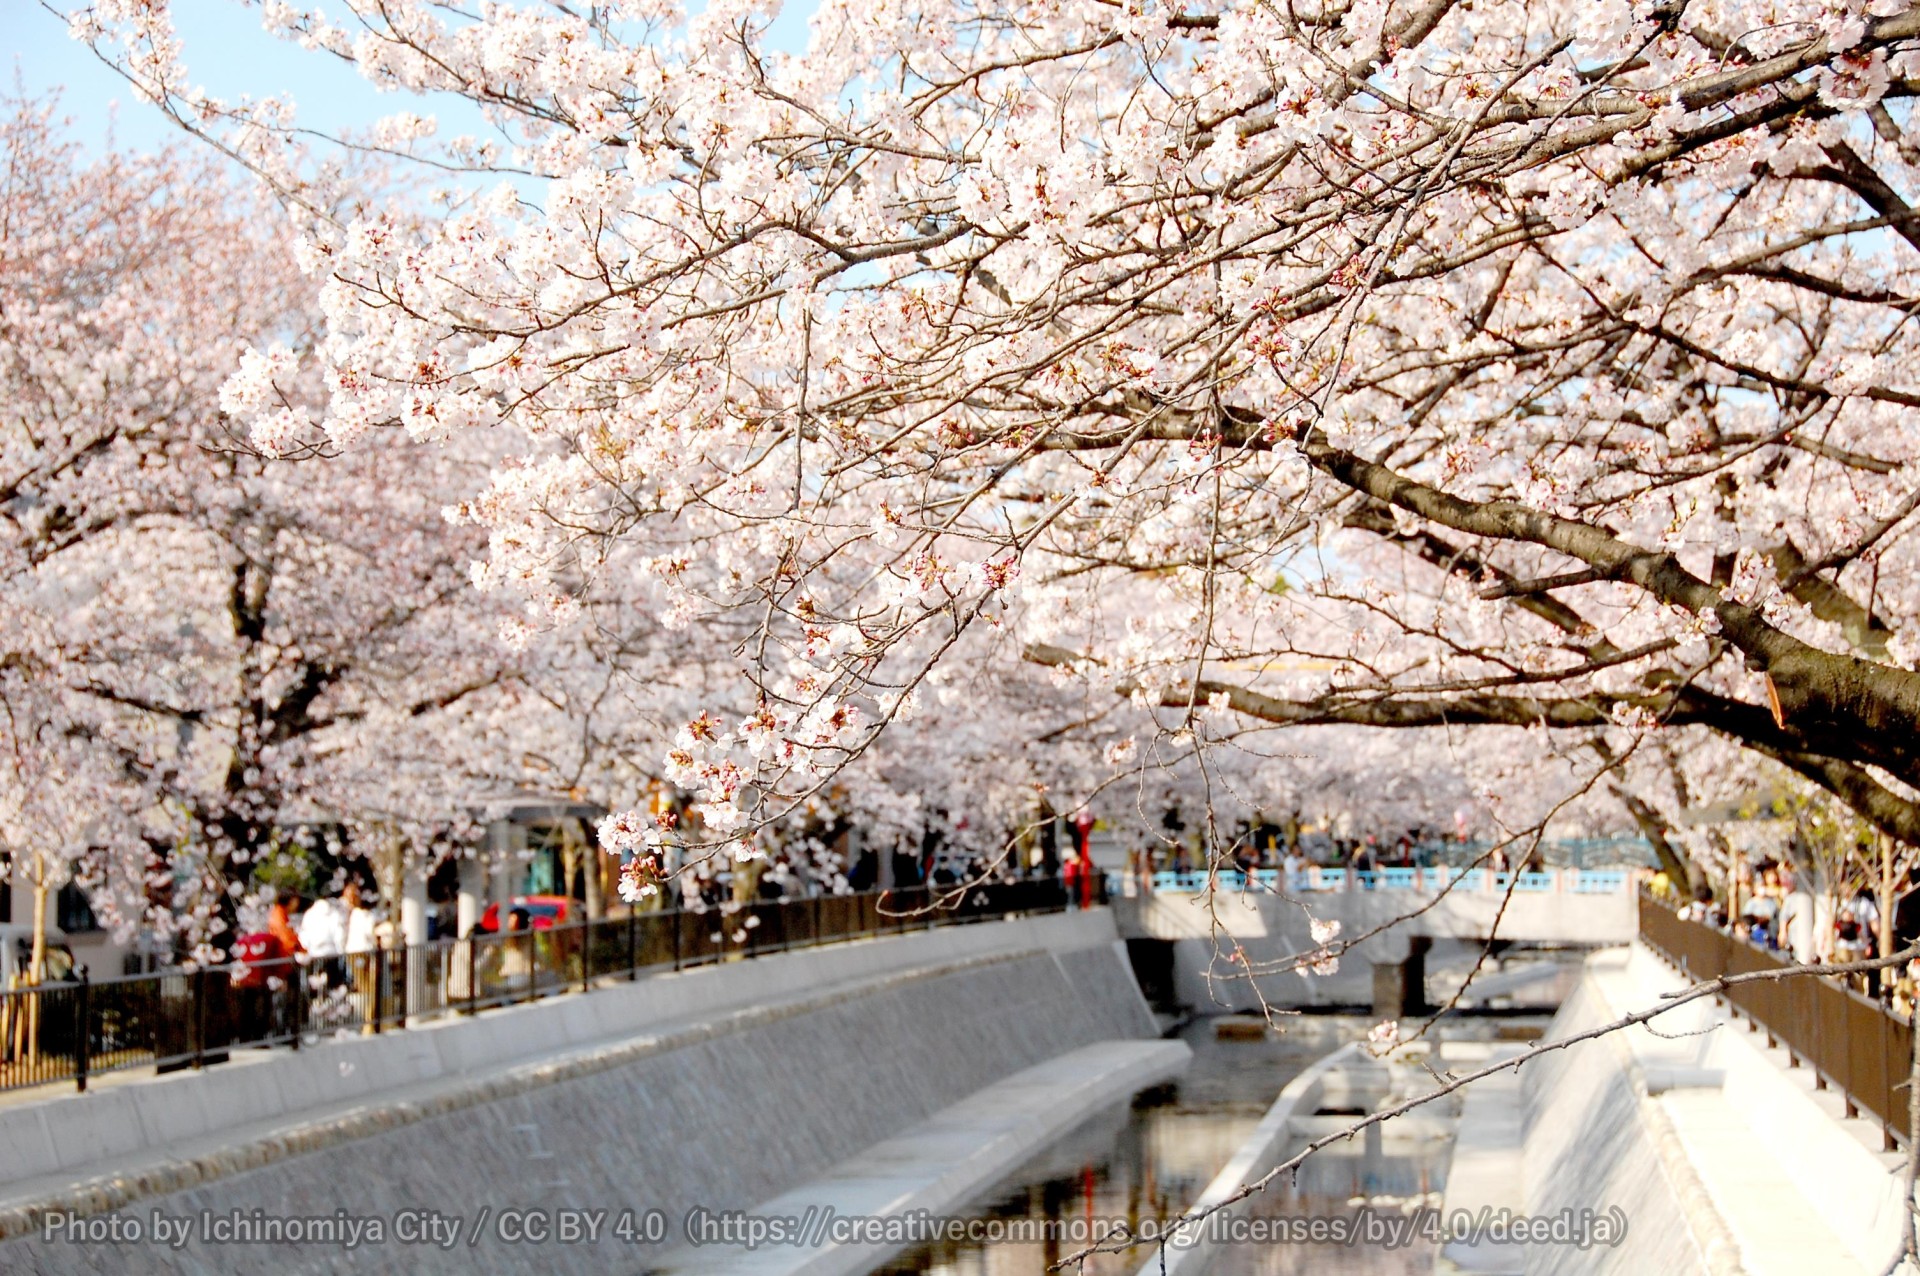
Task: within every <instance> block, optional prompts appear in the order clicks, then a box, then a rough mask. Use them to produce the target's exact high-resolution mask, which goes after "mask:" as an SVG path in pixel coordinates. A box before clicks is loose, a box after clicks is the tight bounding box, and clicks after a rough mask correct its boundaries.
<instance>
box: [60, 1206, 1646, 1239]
mask: <svg viewBox="0 0 1920 1276" xmlns="http://www.w3.org/2000/svg"><path fill="white" fill-rule="evenodd" d="M1626 1234H1627V1218H1626V1215H1625V1214H1624V1213H1623V1212H1622V1211H1621V1210H1620V1208H1619V1207H1618V1206H1615V1207H1613V1208H1611V1209H1607V1210H1594V1209H1584V1208H1583V1209H1571V1208H1570V1209H1564V1210H1561V1211H1559V1212H1557V1213H1553V1214H1537V1215H1529V1214H1516V1213H1514V1212H1512V1211H1510V1210H1492V1209H1482V1210H1478V1211H1469V1210H1450V1211H1449V1210H1441V1209H1435V1208H1431V1207H1426V1208H1420V1209H1414V1210H1411V1211H1406V1210H1383V1209H1375V1208H1373V1207H1371V1206H1365V1207H1362V1208H1360V1209H1357V1210H1353V1211H1350V1212H1348V1213H1344V1214H1242V1213H1239V1212H1236V1211H1219V1212H1216V1213H1213V1214H1209V1215H1206V1216H1205V1217H1202V1218H1198V1219H1181V1218H1174V1219H1150V1218H1149V1219H1128V1218H1121V1217H1099V1216H1087V1215H1074V1216H1071V1217H1066V1218H971V1217H960V1216H954V1215H948V1214H935V1213H932V1212H930V1211H927V1210H909V1211H907V1212H905V1213H900V1214H882V1215H863V1214H841V1213H838V1212H836V1211H835V1210H834V1209H833V1208H832V1207H831V1206H814V1207H811V1208H809V1209H807V1210H805V1211H803V1212H801V1213H797V1214H751V1213H748V1212H746V1211H744V1210H710V1209H706V1208H704V1207H695V1208H694V1209H692V1210H690V1211H688V1212H687V1214H686V1215H685V1216H684V1217H683V1218H682V1220H681V1225H680V1227H679V1228H677V1229H676V1228H674V1227H673V1226H672V1225H671V1223H670V1222H669V1220H668V1218H667V1215H666V1214H665V1213H664V1212H663V1211H660V1210H633V1209H589V1208H566V1207H560V1208H543V1207H532V1208H513V1207H507V1208H498V1207H494V1206H482V1207H480V1208H478V1209H477V1210H475V1211H473V1212H472V1213H454V1212H451V1211H442V1210H435V1209H402V1210H397V1211H394V1212H393V1213H391V1214H354V1213H351V1212H349V1211H346V1210H335V1211H332V1212H330V1213H326V1214H311V1215H306V1214H274V1213H270V1212H268V1211H265V1210H260V1209H248V1210H201V1211H198V1212H190V1213H171V1212H166V1211H162V1210H152V1211H149V1212H148V1213H147V1214H146V1215H145V1216H142V1215H139V1214H135V1213H131V1212H129V1213H112V1214H104V1215H79V1214H71V1213H66V1212H63V1211H57V1210H56V1211H50V1212H49V1213H48V1214H47V1215H46V1216H45V1217H44V1218H43V1219H42V1223H41V1229H40V1235H41V1239H42V1240H45V1241H49V1242H55V1243H67V1244H108V1245H162V1246H166V1247H168V1248H170V1249H182V1248H184V1247H186V1246H187V1245H189V1244H194V1243H198V1244H200V1245H214V1246H227V1245H239V1246H268V1247H272V1246H283V1245H293V1246H319V1247H323V1248H334V1249H345V1250H354V1249H359V1248H361V1247H362V1246H386V1245H400V1246H406V1247H411V1246H425V1247H431V1248H434V1249H441V1250H452V1249H455V1248H467V1249H473V1248H476V1247H478V1246H479V1245H482V1244H506V1245H565V1246H573V1245H602V1244H608V1243H611V1244H616V1245H649V1246H659V1245H673V1244H677V1243H685V1244H690V1245H696V1246H718V1247H731V1248H735V1249H747V1250H758V1249H766V1248H773V1247H780V1246H787V1247H804V1248H811V1249H826V1248H829V1247H833V1246H840V1245H862V1246H881V1245H884V1246H888V1247H894V1248H904V1247H907V1246H915V1245H927V1244H935V1243H940V1242H945V1243H949V1244H957V1245H1022V1244H1033V1245H1037V1244H1053V1245H1076V1246H1079V1245H1085V1246H1091V1245H1100V1246H1107V1247H1112V1246H1116V1245H1158V1244H1162V1243H1164V1244H1166V1245H1167V1246H1168V1247H1170V1248H1176V1249H1184V1248H1188V1247H1190V1246H1194V1245H1198V1244H1203V1243H1204V1244H1208V1245H1341V1246H1349V1247H1353V1246H1368V1247H1377V1248H1381V1249H1404V1248H1406V1247H1408V1246H1411V1245H1421V1244H1427V1245H1445V1244H1449V1243H1453V1242H1456V1241H1459V1242H1465V1243H1467V1244H1493V1245H1529V1246H1570V1247H1572V1248H1575V1249H1583V1250H1584V1249H1591V1248H1593V1247H1595V1246H1614V1245H1618V1244H1620V1242H1621V1241H1622V1240H1624V1239H1625V1238H1626Z"/></svg>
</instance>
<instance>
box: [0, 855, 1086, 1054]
mask: <svg viewBox="0 0 1920 1276" xmlns="http://www.w3.org/2000/svg"><path fill="white" fill-rule="evenodd" d="M952 896H953V892H952V891H951V890H949V889H948V888H943V887H925V886H916V887H906V888H901V889H895V890H888V891H870V892H865V893H861V894H849V895H818V896H811V897H806V898H800V899H788V900H765V901H762V900H755V901H750V902H745V903H741V904H737V905H735V904H732V903H728V904H722V905H717V906H708V907H706V908H704V909H702V910H700V911H692V910H688V909H661V910H659V911H656V912H629V913H628V914H626V915H625V916H623V917H609V918H596V919H590V920H584V921H579V922H568V923H564V924H561V925H555V926H550V927H545V928H540V929H533V930H522V931H508V932H492V933H477V932H476V933H473V934H469V935H467V936H465V937H463V938H459V939H439V940H433V941H430V942H428V943H424V944H414V945H410V946H399V947H393V948H387V947H384V946H382V945H379V944H376V945H375V947H374V948H373V949H371V950H370V951H367V952H358V953H350V954H346V955H343V956H339V957H325V958H306V957H304V956H303V957H301V958H297V959H296V958H278V959H274V960H271V961H265V962H257V963H251V964H247V963H230V964H227V965H221V966H203V967H198V968H191V967H175V968H171V969H166V970H159V971H154V972H151V973H148V974H140V975H126V976H120V977H117V978H112V979H98V980H88V979H86V978H85V977H84V975H83V976H82V977H81V978H78V979H74V980H69V981H63V982H60V983H49V984H41V985H37V986H34V987H31V988H23V989H13V990H7V991H0V1091H6V1090H13V1089H19V1088H22V1087H25V1086H34V1085H45V1084H48V1083H51V1082H64V1081H72V1082H73V1083H74V1084H75V1086H76V1088H78V1089H80V1090H85V1089H86V1087H87V1081H88V1079H89V1078H90V1077H97V1076H99V1075H100V1074H101V1073H105V1072H113V1071H118V1070H121V1069H125V1068H134V1067H148V1066H150V1067H155V1068H157V1069H159V1070H161V1071H171V1070H173V1069H176V1068H184V1067H194V1068H199V1067H206V1066H208V1065H211V1064H217V1063H221V1062H224V1061H225V1060H226V1059H227V1057H228V1055H229V1053H230V1052H231V1051H232V1050H234V1049H236V1048H242V1047H250V1046H275V1045H285V1046H289V1047H291V1048H293V1049H299V1048H300V1047H301V1045H302V1044H306V1043H311V1042H314V1041H318V1040H320V1039H322V1038H324V1037H326V1036H330V1035H335V1034H338V1033H342V1032H356V1031H357V1032H365V1033H378V1032H391V1031H395V1030H399V1029H404V1028H407V1027H409V1026H412V1025H415V1024H419V1023H423V1022H427V1021H431V1020H433V1019H438V1018H442V1017H445V1016H448V1015H471V1014H477V1013H478V1012H480V1011H482V1010H486V1009H489V1008H492V1007H495V1006H502V1005H509V1004H514V1003H518V1002H525V1001H533V1000H537V999H539V998H542V997H549V996H553V995H556V994H558V993H563V992H589V991H591V990H592V989H593V988H594V987H595V985H596V984H600V985H604V984H607V983H610V982H615V981H631V980H635V979H638V978H639V977H640V976H642V975H644V974H651V973H656V972H662V971H669V970H684V969H688V968H690V967H695V966H704V965H713V964H717V963H721V962H731V961H743V960H749V959H752V958H755V957H762V956H767V955H770V954H773V953H780V952H787V951H790V950H793V949H797V948H811V947H818V946H821V945H825V944H834V943H841V942H845V941H849V940H855V939H864V938H870V937H873V936H877V935H887V934H900V933H903V932H906V931H912V930H925V929H930V928H933V927H937V926H947V925H956V924H965V923H968V922H978V921H985V920H990V919H995V918H1003V917H1011V916H1018V915H1022V914H1027V913H1050V912H1062V911H1065V910H1066V909H1067V908H1069V907H1071V906H1072V900H1071V898H1070V896H1069V893H1068V890H1067V888H1066V887H1065V886H1064V885H1063V884H1062V883H1061V882H1059V881H1055V880H1050V879H1030V880H1023V881H1014V882H995V883H989V884H987V885H984V886H979V887H973V888H971V889H969V890H968V891H966V892H965V894H964V895H961V896H958V897H957V898H952Z"/></svg>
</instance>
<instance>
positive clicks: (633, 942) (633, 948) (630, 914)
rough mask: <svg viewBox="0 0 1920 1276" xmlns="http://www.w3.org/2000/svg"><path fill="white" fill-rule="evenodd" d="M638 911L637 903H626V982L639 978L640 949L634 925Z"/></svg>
mask: <svg viewBox="0 0 1920 1276" xmlns="http://www.w3.org/2000/svg"><path fill="white" fill-rule="evenodd" d="M638 912H639V908H638V906H637V905H634V904H629V905H627V982H628V983H632V982H633V981H634V980H636V979H638V978H640V949H639V946H638V945H639V940H638V937H637V934H636V927H637V926H638V922H637V920H636V917H637V914H638Z"/></svg>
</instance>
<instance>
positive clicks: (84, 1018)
mask: <svg viewBox="0 0 1920 1276" xmlns="http://www.w3.org/2000/svg"><path fill="white" fill-rule="evenodd" d="M74 973H75V974H76V975H78V976H79V977H80V986H79V987H78V988H76V989H74V990H73V1005H74V1011H73V1027H74V1033H73V1040H74V1047H73V1080H74V1084H75V1085H77V1086H78V1087H79V1092H80V1093H81V1094H85V1093H86V1092H87V1056H88V1055H90V1054H92V1053H93V1034H92V1033H91V1032H89V1031H88V1014H87V1000H88V998H87V991H88V987H89V985H88V983H87V968H86V967H85V966H82V967H80V969H78V970H76V971H75V972H74Z"/></svg>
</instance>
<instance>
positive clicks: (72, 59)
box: [0, 0, 812, 150]
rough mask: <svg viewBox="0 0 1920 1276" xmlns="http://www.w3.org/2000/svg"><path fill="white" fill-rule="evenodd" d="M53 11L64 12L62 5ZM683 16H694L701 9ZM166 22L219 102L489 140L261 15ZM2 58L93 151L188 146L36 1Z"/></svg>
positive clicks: (790, 22)
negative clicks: (382, 88)
mask: <svg viewBox="0 0 1920 1276" xmlns="http://www.w3.org/2000/svg"><path fill="white" fill-rule="evenodd" d="M54 3H55V4H56V5H57V6H58V7H60V8H62V9H65V8H67V7H70V6H69V4H68V3H67V2H66V0H54ZM71 3H72V4H78V3H80V0H71ZM322 7H327V8H333V7H331V6H324V5H323V6H322ZM688 7H689V9H691V10H694V11H697V10H698V9H699V8H700V5H699V4H698V3H697V2H695V3H691V4H689V6H688ZM811 10H812V5H811V4H810V3H808V0H795V2H794V3H793V4H792V5H790V6H789V8H788V9H787V10H786V11H785V12H783V13H782V14H781V16H780V18H779V19H778V20H777V21H776V22H775V24H774V27H773V31H772V33H771V35H772V38H771V40H770V41H769V43H770V44H772V45H773V46H774V47H776V48H786V49H798V48H800V47H802V46H803V45H804V43H805V40H806V16H805V15H806V14H808V13H809V12H811ZM173 13H174V22H175V25H176V27H177V29H178V31H179V33H180V39H181V42H182V45H183V47H184V49H185V57H186V63H187V67H188V70H189V71H190V72H191V73H192V76H193V78H194V80H195V82H196V83H199V84H201V85H203V86H205V87H206V88H208V89H209V90H211V91H212V92H213V93H215V94H217V95H218V96H221V97H224V98H227V99H229V100H233V99H237V98H240V97H242V96H244V95H249V94H250V95H252V96H254V97H265V96H269V95H271V94H275V93H283V92H284V93H291V94H292V95H293V100H294V101H295V102H296V103H297V104H298V106H299V119H300V122H301V123H302V124H303V125H305V126H307V127H310V128H317V129H320V130H322V131H325V132H333V131H335V130H338V129H340V128H351V127H357V126H363V125H366V124H370V123H372V122H373V121H374V120H377V119H379V118H380V117H381V116H384V115H391V114H393V113H394V112H396V111H413V112H415V113H417V114H421V115H428V114H431V115H433V116H434V117H435V118H436V119H437V121H438V122H439V125H440V136H441V137H452V136H455V135H458V134H461V133H471V134H474V135H476V136H485V135H487V133H488V132H489V131H490V130H488V128H487V126H486V124H485V121H483V120H482V119H481V118H480V115H479V112H478V111H476V110H474V109H473V108H472V107H470V106H468V105H467V104H466V103H465V102H463V101H461V100H460V99H458V98H455V97H453V96H451V95H444V94H443V95H437V96H435V97H429V98H421V97H417V96H414V95H408V94H398V93H381V92H378V91H376V90H375V89H374V88H373V86H372V85H370V84H368V83H367V82H366V81H365V80H363V79H361V78H360V75H359V73H358V72H357V71H355V70H354V69H353V68H351V67H349V66H347V65H345V64H343V63H341V62H338V61H336V60H335V59H333V58H331V57H328V56H326V55H324V54H318V53H310V52H308V51H307V50H305V49H301V48H299V47H298V46H296V45H292V44H288V43H286V42H284V41H281V40H277V39H274V38H273V37H272V36H269V35H268V34H266V33H265V32H264V31H262V30H261V29H260V17H259V13H258V11H257V10H255V9H252V8H248V7H244V6H242V5H241V4H239V3H236V0H173ZM335 16H336V17H343V16H344V14H343V13H340V12H335ZM0 53H4V54H6V55H7V58H8V60H9V61H10V62H11V63H12V67H11V72H12V75H13V76H15V77H17V80H18V82H19V83H21V84H22V85H23V86H24V88H25V89H26V92H27V93H28V94H29V95H30V96H35V97H39V96H44V95H45V94H47V93H49V92H51V91H52V90H55V89H59V90H61V106H62V108H63V110H64V112H65V114H67V115H70V116H72V117H73V120H74V129H75V132H76V135H77V136H78V138H79V140H80V141H81V142H83V143H85V144H86V145H87V146H88V147H90V148H92V147H100V146H103V145H104V144H105V143H106V140H107V138H108V135H109V127H110V126H111V130H112V137H113V139H114V141H115V143H116V144H117V145H118V146H119V147H120V148H121V149H125V150H152V149H155V148H157V147H160V146H163V145H166V144H168V143H171V142H174V141H178V140H184V139H185V134H183V133H181V132H180V130H179V129H178V128H177V127H175V126H174V125H173V124H171V123H170V122H169V121H168V120H167V119H166V117H165V116H163V115H162V114H161V113H160V112H159V111H158V110H157V109H155V108H154V107H152V106H150V105H148V104H146V103H144V102H141V101H139V100H138V99H136V98H135V97H134V96H133V95H132V94H131V93H130V92H128V90H127V85H126V82H125V81H124V80H122V79H121V78H120V77H119V76H118V75H116V74H114V72H113V71H111V70H109V69H108V68H107V67H105V66H104V65H102V64H101V62H100V61H99V59H98V58H96V57H95V56H94V55H93V53H92V51H91V50H89V49H88V48H87V47H86V46H85V45H82V44H79V43H77V42H75V41H74V40H72V39H70V38H69V37H68V36H67V28H66V23H65V22H64V21H63V20H62V19H61V18H60V17H58V16H57V15H55V14H53V13H50V12H48V11H47V9H46V8H45V7H44V6H43V5H42V4H41V3H40V2H39V0H0ZM10 87H11V86H10Z"/></svg>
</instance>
